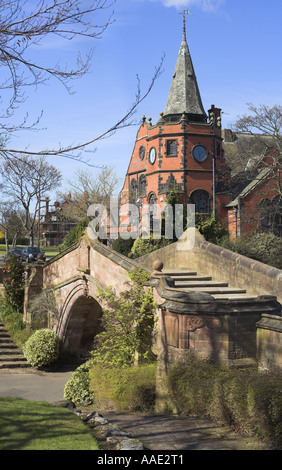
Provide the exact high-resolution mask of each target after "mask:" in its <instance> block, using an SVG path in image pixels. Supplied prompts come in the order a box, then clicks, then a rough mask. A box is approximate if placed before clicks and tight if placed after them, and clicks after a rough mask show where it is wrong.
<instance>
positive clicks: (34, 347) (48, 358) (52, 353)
mask: <svg viewBox="0 0 282 470" xmlns="http://www.w3.org/2000/svg"><path fill="white" fill-rule="evenodd" d="M23 353H24V355H25V357H26V360H27V362H28V363H29V364H31V365H32V366H34V367H39V368H40V367H45V366H49V365H50V364H53V363H54V362H56V361H57V359H58V357H59V337H58V336H57V335H56V333H54V332H53V331H52V330H49V329H48V328H42V329H41V330H37V331H35V332H34V333H33V334H32V335H31V337H30V338H29V339H28V340H27V341H26V343H25V344H24V346H23Z"/></svg>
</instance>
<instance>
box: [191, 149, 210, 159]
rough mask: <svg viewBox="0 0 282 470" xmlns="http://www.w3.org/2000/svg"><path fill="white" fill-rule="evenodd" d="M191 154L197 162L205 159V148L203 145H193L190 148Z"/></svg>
mask: <svg viewBox="0 0 282 470" xmlns="http://www.w3.org/2000/svg"><path fill="white" fill-rule="evenodd" d="M192 154H193V157H194V158H195V160H196V161H197V162H199V163H201V162H203V161H205V160H206V158H207V156H208V153H207V150H206V148H205V147H204V146H203V145H195V147H194V148H193V150H192Z"/></svg>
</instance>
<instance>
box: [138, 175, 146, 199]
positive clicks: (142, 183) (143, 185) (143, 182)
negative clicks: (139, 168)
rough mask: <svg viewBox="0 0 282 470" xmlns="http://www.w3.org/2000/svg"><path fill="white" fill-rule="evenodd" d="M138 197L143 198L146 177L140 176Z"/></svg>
mask: <svg viewBox="0 0 282 470" xmlns="http://www.w3.org/2000/svg"><path fill="white" fill-rule="evenodd" d="M139 185H140V197H144V196H145V195H146V176H145V175H141V176H140V182H139Z"/></svg>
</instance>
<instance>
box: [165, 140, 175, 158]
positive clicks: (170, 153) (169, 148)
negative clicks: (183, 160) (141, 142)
mask: <svg viewBox="0 0 282 470" xmlns="http://www.w3.org/2000/svg"><path fill="white" fill-rule="evenodd" d="M166 155H167V157H176V140H167V142H166Z"/></svg>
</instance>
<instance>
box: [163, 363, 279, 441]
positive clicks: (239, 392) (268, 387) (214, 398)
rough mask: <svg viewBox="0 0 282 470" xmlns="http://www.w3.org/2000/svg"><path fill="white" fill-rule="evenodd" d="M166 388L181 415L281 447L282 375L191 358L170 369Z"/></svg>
mask: <svg viewBox="0 0 282 470" xmlns="http://www.w3.org/2000/svg"><path fill="white" fill-rule="evenodd" d="M168 385H169V389H170V393H171V395H172V398H173V400H174V402H175V404H176V405H177V407H178V409H179V410H180V411H182V412H183V413H185V414H187V415H189V414H196V415H198V416H208V417H210V418H212V419H215V420H216V421H219V422H220V423H221V424H228V425H231V426H232V427H234V428H235V429H236V430H240V431H244V432H246V433H248V434H250V435H253V436H255V437H257V438H260V439H265V440H269V441H271V442H272V444H274V445H281V442H282V396H281V389H282V375H281V374H278V373H277V374H274V373H273V374H271V373H262V372H258V371H257V370H256V369H248V370H240V369H238V370H236V369H230V368H224V367H220V366H219V365H216V364H212V363H209V362H205V361H201V360H198V359H196V358H194V357H192V356H190V357H188V358H187V361H186V362H185V364H184V363H179V364H176V365H174V366H171V367H170V369H169V372H168Z"/></svg>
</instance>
